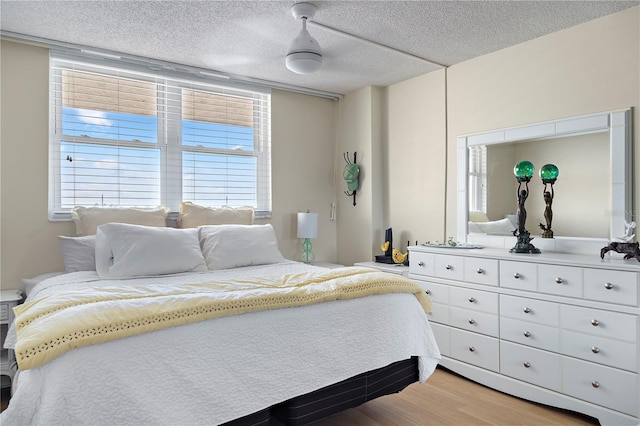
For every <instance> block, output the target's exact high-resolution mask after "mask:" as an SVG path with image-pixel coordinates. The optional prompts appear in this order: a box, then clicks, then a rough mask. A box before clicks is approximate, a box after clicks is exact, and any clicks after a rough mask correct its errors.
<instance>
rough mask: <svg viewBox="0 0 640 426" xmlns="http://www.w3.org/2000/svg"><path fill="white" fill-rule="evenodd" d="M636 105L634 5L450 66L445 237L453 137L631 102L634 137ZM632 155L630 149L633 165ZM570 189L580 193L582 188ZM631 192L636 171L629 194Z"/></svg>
mask: <svg viewBox="0 0 640 426" xmlns="http://www.w3.org/2000/svg"><path fill="white" fill-rule="evenodd" d="M639 106H640V6H638V7H634V8H632V9H627V10H625V11H623V12H620V13H616V14H613V15H609V16H606V17H603V18H600V19H596V20H594V21H590V22H587V23H585V24H581V25H578V26H575V27H573V28H569V29H567V30H563V31H559V32H557V33H553V34H550V35H547V36H544V37H540V38H537V39H535V40H532V41H529V42H526V43H522V44H519V45H517V46H513V47H511V48H508V49H504V50H501V51H498V52H495V53H491V54H488V55H485V56H482V57H479V58H476V59H472V60H470V61H467V62H464V63H461V64H458V65H454V66H452V67H450V68H449V69H448V71H447V120H448V136H447V139H448V143H447V146H448V148H447V151H448V160H447V163H448V171H447V215H446V217H447V222H446V225H447V226H446V229H447V235H456V214H457V208H456V196H455V195H456V187H457V182H456V137H458V136H459V135H465V134H472V133H478V132H483V131H488V130H491V129H496V128H503V127H511V126H517V125H523V124H527V123H533V122H538V121H546V120H551V119H558V118H563V117H570V116H575V115H581V114H588V113H595V112H603V111H609V110H616V109H621V108H626V107H634V108H635V110H634V123H633V125H634V140H635V141H638V140H640V136H639V135H640V114H639V113H638V107H639ZM639 160H640V149H637V148H636V149H635V152H634V165H635V167H636V169H637V167H638V164H640V161H639ZM572 190H574V191H583V190H584V191H585V192H584V194H585V196H588V189H583V188H580V187H574V188H572ZM639 196H640V173H637V172H636V173H635V180H634V199H635V200H639V199H640V198H639ZM635 205H636V206H637V205H638V204H637V202H636V204H635ZM635 216H636V220H637V214H636V215H635ZM623 231H624V230H622V232H623Z"/></svg>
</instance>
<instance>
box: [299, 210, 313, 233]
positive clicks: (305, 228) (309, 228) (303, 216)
mask: <svg viewBox="0 0 640 426" xmlns="http://www.w3.org/2000/svg"><path fill="white" fill-rule="evenodd" d="M317 236H318V213H298V238H316V237H317Z"/></svg>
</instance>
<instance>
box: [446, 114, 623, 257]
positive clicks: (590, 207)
mask: <svg viewBox="0 0 640 426" xmlns="http://www.w3.org/2000/svg"><path fill="white" fill-rule="evenodd" d="M457 148H458V175H457V177H458V238H457V239H458V241H460V242H463V243H468V244H480V245H485V246H490V247H505V248H508V247H510V246H513V244H514V243H515V240H516V239H515V237H514V236H513V234H512V231H513V230H514V229H515V228H516V227H517V220H516V218H515V212H516V210H517V194H516V188H517V182H516V180H515V177H514V175H513V166H514V165H515V164H516V163H518V162H519V161H522V160H528V161H531V162H532V163H533V164H534V165H535V168H536V173H535V175H534V177H533V178H532V179H531V182H530V183H529V190H530V196H529V197H528V199H527V202H526V210H527V213H528V215H527V222H526V226H525V227H526V229H527V230H528V231H529V232H530V233H531V236H532V237H534V238H535V240H534V242H533V243H534V244H535V245H536V246H539V245H542V246H544V248H545V249H546V250H551V251H567V252H582V250H587V251H586V252H592V251H591V250H592V249H593V247H587V246H588V244H587V245H585V244H584V243H585V242H593V243H594V245H600V247H601V246H602V244H606V243H607V242H608V240H609V239H611V238H615V237H617V236H621V235H623V234H624V232H625V220H626V221H631V220H632V219H631V215H630V213H631V209H632V204H631V202H632V200H631V199H632V193H631V186H632V185H631V169H632V159H631V109H630V108H629V109H625V110H621V111H613V112H606V113H600V114H591V115H586V116H579V117H571V118H566V119H560V120H554V121H548V122H542V123H534V124H530V125H527V126H521V127H512V128H505V129H497V130H493V131H490V132H484V133H479V134H473V135H467V136H461V137H458V147H457ZM549 163H552V164H555V165H556V166H557V167H558V169H559V170H560V174H559V176H558V181H557V182H556V184H555V185H554V192H555V197H554V199H553V222H552V229H553V232H554V238H545V239H543V238H541V235H542V229H541V227H540V225H539V224H544V223H545V220H544V209H545V202H544V199H543V188H544V185H543V183H542V181H541V179H540V177H539V175H538V170H539V168H540V167H541V166H542V165H544V164H549ZM548 188H549V187H548ZM510 244H511V245H510Z"/></svg>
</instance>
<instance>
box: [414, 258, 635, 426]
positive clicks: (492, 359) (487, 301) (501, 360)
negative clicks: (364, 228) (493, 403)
mask: <svg viewBox="0 0 640 426" xmlns="http://www.w3.org/2000/svg"><path fill="white" fill-rule="evenodd" d="M409 250H410V252H411V254H410V259H411V263H410V266H409V270H410V274H409V277H410V278H411V279H413V280H414V281H416V282H417V283H418V284H420V285H421V286H422V287H423V288H424V289H425V291H426V292H427V293H429V295H430V296H431V299H432V302H433V311H432V313H431V314H430V321H431V323H432V328H433V331H434V333H435V335H436V340H437V342H438V345H439V346H440V350H441V352H442V355H443V359H442V362H441V365H443V366H444V367H447V368H449V369H451V370H452V371H455V372H457V373H459V374H461V375H463V376H465V377H468V378H470V379H472V380H475V381H477V382H479V383H482V384H484V385H487V386H489V387H492V388H495V389H498V390H500V391H503V392H506V393H508V394H511V395H515V396H518V397H522V398H525V399H528V400H532V401H536V402H540V403H543V404H547V405H551V406H555V407H560V408H564V409H569V410H573V411H577V412H580V413H584V414H587V415H590V416H593V417H596V418H598V420H599V421H600V423H601V424H603V425H621V424H632V425H637V424H639V423H640V419H639V418H640V408H639V407H640V379H639V375H638V368H639V366H640V349H639V344H640V320H639V318H640V289H639V285H640V262H638V261H636V260H633V259H632V260H627V261H624V260H622V255H619V254H612V255H611V257H609V256H608V255H607V256H606V257H605V259H604V260H600V258H599V257H598V256H597V255H593V256H591V255H574V254H563V253H552V252H548V253H542V254H511V253H509V252H508V250H506V249H489V248H485V249H446V248H433V247H424V246H413V247H409Z"/></svg>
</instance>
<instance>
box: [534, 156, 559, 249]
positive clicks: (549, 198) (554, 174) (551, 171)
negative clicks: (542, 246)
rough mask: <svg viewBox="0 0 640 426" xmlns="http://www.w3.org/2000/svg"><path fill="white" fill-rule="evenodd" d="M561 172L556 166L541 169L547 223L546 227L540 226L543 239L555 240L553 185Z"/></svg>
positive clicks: (547, 165)
mask: <svg viewBox="0 0 640 426" xmlns="http://www.w3.org/2000/svg"><path fill="white" fill-rule="evenodd" d="M559 173H560V171H559V170H558V167H556V165H555V164H545V165H544V166H542V167H541V168H540V178H541V179H542V183H543V184H544V189H543V190H542V196H543V197H544V204H545V208H544V219H545V221H546V222H547V224H546V225H543V224H542V223H540V224H539V226H540V229H542V238H553V230H552V229H551V221H552V220H553V211H552V210H551V204H553V197H554V192H553V184H554V183H556V180H557V179H558V174H559ZM547 185H549V186H550V187H551V191H547Z"/></svg>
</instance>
